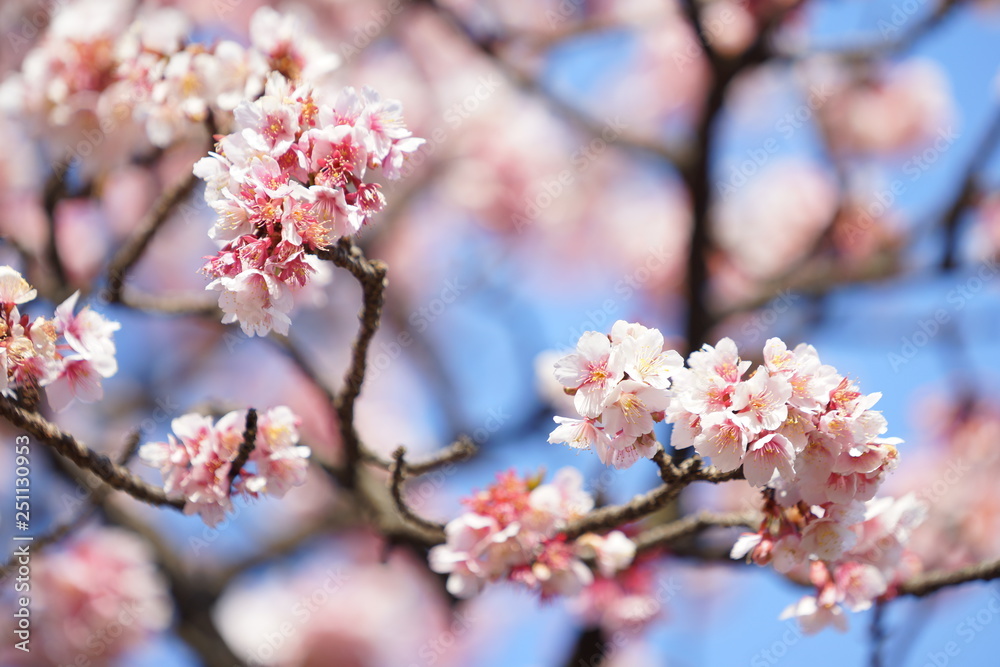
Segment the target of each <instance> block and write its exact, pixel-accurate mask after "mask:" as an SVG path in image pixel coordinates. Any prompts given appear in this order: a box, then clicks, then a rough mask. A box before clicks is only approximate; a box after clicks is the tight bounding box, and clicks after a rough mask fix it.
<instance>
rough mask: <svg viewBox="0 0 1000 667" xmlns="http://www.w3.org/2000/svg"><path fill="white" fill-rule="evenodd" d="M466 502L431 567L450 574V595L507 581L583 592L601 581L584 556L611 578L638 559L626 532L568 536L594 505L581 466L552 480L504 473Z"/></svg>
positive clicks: (550, 591)
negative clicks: (568, 525)
mask: <svg viewBox="0 0 1000 667" xmlns="http://www.w3.org/2000/svg"><path fill="white" fill-rule="evenodd" d="M465 505H466V506H467V507H468V508H469V511H468V512H466V513H465V514H463V515H462V516H460V517H458V518H456V519H454V520H452V521H450V522H449V523H448V525H447V526H446V527H445V535H446V538H447V541H446V543H445V544H441V545H438V546H436V547H434V548H432V549H431V551H430V554H429V559H430V566H431V569H432V570H433V571H435V572H438V573H441V574H448V575H449V576H448V584H447V587H448V592H450V593H451V594H452V595H455V596H456V597H460V598H468V597H472V596H473V595H475V594H477V593H478V592H479V591H481V590H482V588H483V586H484V585H485V584H486V583H487V582H492V581H498V580H500V579H507V580H509V581H515V582H518V583H521V584H523V585H525V586H527V587H528V588H531V589H533V590H537V591H539V593H540V594H541V596H542V597H543V598H548V597H550V596H552V595H556V594H561V595H576V594H578V593H580V592H581V591H582V590H583V589H584V588H585V587H587V586H589V585H591V584H592V583H593V581H594V576H593V574H592V573H591V571H590V569H589V568H588V567H587V565H586V564H585V563H584V561H583V559H584V558H592V559H593V560H594V561H595V562H596V564H597V568H598V571H599V572H600V573H601V574H602V575H603V576H605V577H611V576H613V575H614V574H615V573H616V572H618V571H619V570H623V569H625V568H627V567H628V566H629V565H630V564H631V562H632V559H633V558H634V556H635V545H634V544H633V543H632V541H631V540H630V539H628V537H626V536H625V534H624V533H622V532H620V531H613V532H611V533H609V534H608V535H606V536H601V535H597V534H594V533H587V534H585V535H582V536H580V537H579V538H577V539H576V540H575V541H572V542H571V541H568V540H567V539H566V536H565V535H564V534H561V533H560V530H561V529H563V528H564V527H565V525H566V523H567V522H568V521H570V520H572V519H573V518H575V517H578V516H581V515H583V514H585V513H587V512H589V511H590V510H591V509H593V507H594V499H593V498H592V497H591V496H590V495H589V494H588V493H587V492H586V491H584V490H583V477H582V475H581V474H580V472H579V471H577V470H575V469H573V468H563V469H562V470H560V471H558V472H557V473H556V475H555V478H554V479H553V481H552V482H551V483H549V484H540V483H539V480H538V479H537V478H536V479H524V478H521V477H518V476H517V474H516V473H514V472H513V471H509V472H506V473H501V474H499V475H498V476H497V481H496V483H494V484H493V485H491V486H490V487H488V488H486V489H485V490H483V491H479V492H478V493H476V494H475V495H473V496H472V497H471V498H468V499H466V500H465Z"/></svg>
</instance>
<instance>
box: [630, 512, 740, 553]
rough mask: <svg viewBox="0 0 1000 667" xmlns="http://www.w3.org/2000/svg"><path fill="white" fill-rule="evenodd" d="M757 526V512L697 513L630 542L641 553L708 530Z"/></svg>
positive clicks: (647, 531)
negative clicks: (633, 543)
mask: <svg viewBox="0 0 1000 667" xmlns="http://www.w3.org/2000/svg"><path fill="white" fill-rule="evenodd" d="M759 524H760V514H758V513H757V512H729V513H724V514H714V513H712V512H699V513H698V514H693V515H691V516H686V517H684V518H683V519H678V520H676V521H671V522H670V523H667V524H664V525H662V526H656V527H654V528H650V529H649V530H646V531H644V532H642V533H640V534H639V535H637V536H635V537H634V538H632V541H633V542H635V546H636V550H637V551H639V552H642V551H649V550H651V549H655V548H657V547H662V546H666V545H669V544H670V543H671V542H674V541H675V540H679V539H682V538H685V537H690V536H691V535H696V534H698V533H701V532H703V531H705V530H706V529H708V528H738V527H747V528H755V527H757V526H758V525H759Z"/></svg>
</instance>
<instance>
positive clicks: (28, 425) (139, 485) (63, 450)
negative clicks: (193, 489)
mask: <svg viewBox="0 0 1000 667" xmlns="http://www.w3.org/2000/svg"><path fill="white" fill-rule="evenodd" d="M0 417H3V418H4V419H6V420H7V421H9V422H10V423H11V424H13V425H14V426H16V427H18V428H23V429H24V430H26V431H28V432H29V433H31V434H32V435H33V436H35V438H37V439H38V440H39V441H41V442H42V443H44V444H46V445H48V446H49V447H51V448H52V449H53V450H55V452H56V453H58V454H59V455H60V456H62V457H64V458H67V459H69V460H70V461H72V462H73V463H75V464H76V465H77V466H79V467H81V468H83V469H85V470H89V471H90V472H92V473H94V474H95V475H97V476H98V477H100V478H101V479H102V480H103V481H104V482H105V483H106V484H107V485H108V486H110V487H112V488H114V489H117V490H119V491H124V492H125V493H127V494H129V495H130V496H132V497H133V498H135V499H136V500H141V501H143V502H146V503H149V504H151V505H167V506H170V507H173V508H174V509H178V510H181V509H183V508H184V499H183V498H171V497H169V496H168V495H167V494H166V493H164V491H163V489H161V488H158V487H155V486H153V485H151V484H149V483H147V482H145V481H143V480H142V479H140V478H139V477H138V476H137V475H135V474H134V473H133V472H132V471H130V470H128V469H127V468H125V467H123V466H120V465H117V464H115V463H114V462H113V461H112V460H111V459H109V458H108V457H107V456H105V455H104V454H100V453H98V452H95V451H93V450H92V449H90V448H88V447H87V446H86V445H84V444H83V443H81V442H79V441H78V440H77V439H76V438H74V437H73V436H72V435H70V434H68V433H64V432H63V431H61V430H60V429H59V427H58V426H56V425H55V424H52V423H51V422H48V421H46V420H45V419H44V418H42V417H41V416H40V415H38V414H35V413H33V412H27V411H25V410H23V409H22V408H19V407H18V406H17V405H15V404H14V402H13V401H11V400H10V399H8V398H5V397H0Z"/></svg>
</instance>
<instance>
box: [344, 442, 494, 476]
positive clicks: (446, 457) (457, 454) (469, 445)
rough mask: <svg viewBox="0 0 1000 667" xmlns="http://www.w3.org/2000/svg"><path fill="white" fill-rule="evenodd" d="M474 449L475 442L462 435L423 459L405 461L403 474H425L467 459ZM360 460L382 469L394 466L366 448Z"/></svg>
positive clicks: (473, 453)
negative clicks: (410, 461) (411, 461)
mask: <svg viewBox="0 0 1000 667" xmlns="http://www.w3.org/2000/svg"><path fill="white" fill-rule="evenodd" d="M476 451H477V447H476V445H475V443H473V442H472V440H471V439H470V438H469V437H468V436H464V435H463V436H461V437H459V439H458V440H456V441H455V442H453V443H452V444H451V445H449V446H448V447H445V448H444V449H442V450H441V451H439V452H436V453H435V454H432V455H431V456H429V457H427V458H426V459H424V460H423V461H417V462H415V463H407V464H406V465H405V466H404V467H403V476H404V477H416V476H419V475H425V474H427V473H429V472H432V471H434V470H437V469H438V468H442V467H444V466H446V465H448V464H449V463H459V462H461V461H467V460H468V459H470V458H472V457H473V456H474V455H475V454H476ZM361 460H363V461H364V462H365V463H370V464H372V465H374V466H377V467H379V468H381V469H383V470H389V471H391V470H392V469H393V468H394V467H395V466H396V462H395V461H390V460H389V459H384V458H382V457H381V456H379V455H378V454H376V453H375V452H372V451H370V450H369V449H368V448H363V449H362V452H361Z"/></svg>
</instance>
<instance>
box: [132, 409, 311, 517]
mask: <svg viewBox="0 0 1000 667" xmlns="http://www.w3.org/2000/svg"><path fill="white" fill-rule="evenodd" d="M246 420H247V411H246V410H237V411H234V412H230V413H229V414H227V415H225V416H223V417H222V418H221V419H219V421H218V422H216V423H214V424H213V423H212V418H211V417H207V416H204V415H199V414H195V413H190V414H186V415H184V416H182V417H178V418H177V419H174V420H173V422H171V428H172V429H173V434H172V435H169V436H168V437H167V441H166V442H150V443H146V444H145V445H143V446H142V447H141V448H140V449H139V458H141V459H142V461H143V462H145V463H147V464H149V465H151V466H154V467H156V468H159V469H160V472H162V473H163V480H164V490H165V491H166V492H167V493H178V494H180V495H181V496H183V497H184V499H185V500H186V501H187V502H186V504H185V505H184V513H185V514H195V513H197V514H200V515H201V518H202V519H203V520H204V521H205V523H207V524H208V525H209V526H214V525H215V524H217V523H218V522H219V521H221V520H222V519H223V517H224V516H225V515H226V512H228V511H230V510H231V509H232V507H233V502H232V495H233V493H240V494H242V495H243V496H245V497H250V498H257V497H259V496H261V495H270V496H274V497H276V498H281V497H282V496H284V495H285V493H286V492H287V491H288V490H289V489H290V488H292V487H293V486H299V485H301V484H302V483H303V482H304V481H305V477H306V469H307V467H308V458H309V455H310V451H309V448H308V447H305V446H302V445H299V444H298V442H299V431H298V427H299V423H300V420H299V418H298V417H297V416H296V415H295V414H294V413H293V412H292V411H291V410H290V409H289V408H287V407H284V406H280V407H276V408H272V409H270V410H268V411H267V412H266V413H264V414H262V415H261V416H260V418H259V419H258V421H257V438H256V440H255V441H254V449H253V451H252V452H251V453H250V457H249V459H248V460H247V463H246V464H245V465H244V466H243V467H242V468H240V470H239V473H238V474H237V475H236V477H235V479H231V474H230V472H231V470H232V465H233V462H234V461H235V460H236V458H237V456H238V454H239V451H240V446H241V445H242V444H243V440H244V431H245V428H246Z"/></svg>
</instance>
